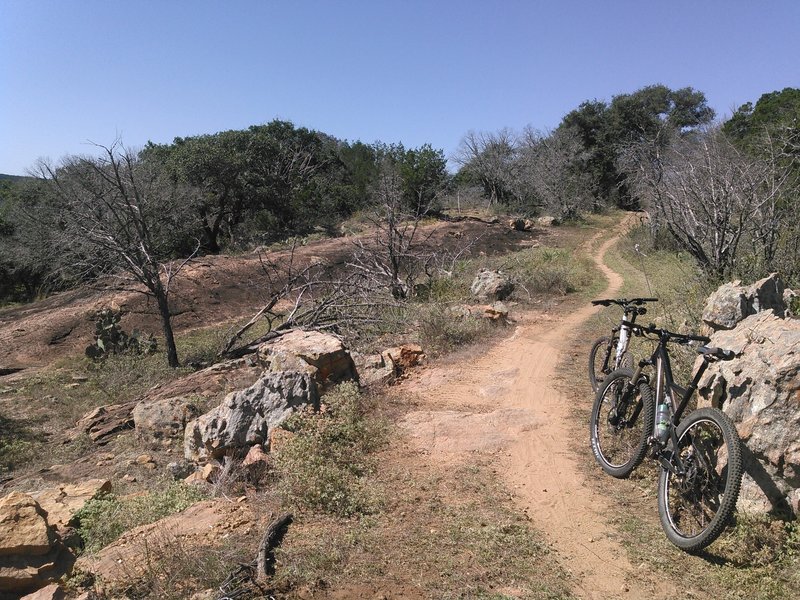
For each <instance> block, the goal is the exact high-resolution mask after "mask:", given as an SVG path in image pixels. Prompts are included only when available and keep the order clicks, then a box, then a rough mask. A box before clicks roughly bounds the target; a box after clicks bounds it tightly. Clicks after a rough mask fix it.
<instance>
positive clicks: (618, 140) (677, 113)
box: [559, 84, 714, 208]
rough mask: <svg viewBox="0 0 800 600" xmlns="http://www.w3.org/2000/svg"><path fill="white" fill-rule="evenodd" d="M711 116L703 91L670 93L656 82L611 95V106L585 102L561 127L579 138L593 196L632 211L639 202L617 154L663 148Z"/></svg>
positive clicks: (600, 102) (603, 103) (564, 120)
mask: <svg viewBox="0 0 800 600" xmlns="http://www.w3.org/2000/svg"><path fill="white" fill-rule="evenodd" d="M713 118H714V111H713V110H712V109H711V108H710V107H709V106H708V104H707V102H706V98H705V95H704V94H703V93H702V92H700V91H697V90H694V89H692V88H690V87H687V88H681V89H678V90H671V89H670V88H668V87H666V86H664V85H660V84H659V85H651V86H646V87H644V88H641V89H640V90H637V91H635V92H633V93H630V94H619V95H617V96H614V98H613V99H612V100H611V103H610V104H606V103H605V102H602V101H598V100H594V101H587V102H584V103H582V104H581V105H580V106H579V107H578V108H577V109H575V110H573V111H571V112H570V113H568V114H567V115H566V116H565V117H564V119H563V120H562V122H561V124H560V125H559V129H569V130H572V131H574V132H575V133H576V134H577V135H578V137H579V138H580V139H581V140H582V142H583V151H584V153H585V156H584V158H583V160H584V161H585V171H586V172H587V173H589V174H590V176H591V177H592V178H593V180H594V194H595V196H596V197H597V198H601V199H603V200H605V201H608V202H612V203H614V204H616V205H617V206H620V207H623V208H635V207H637V206H638V199H637V198H635V197H634V196H633V195H632V193H631V191H630V190H629V189H628V182H627V177H626V175H625V173H624V172H622V171H621V170H620V168H619V165H618V161H619V157H620V154H621V152H622V151H623V150H624V149H625V148H626V147H627V146H629V145H630V144H633V143H636V142H641V141H645V140H647V141H650V142H654V143H656V144H661V145H663V144H666V143H668V141H669V139H670V135H671V134H672V133H673V132H679V133H686V132H688V131H694V130H696V129H697V128H699V127H701V126H703V125H706V124H708V123H710V122H711V121H712V120H713Z"/></svg>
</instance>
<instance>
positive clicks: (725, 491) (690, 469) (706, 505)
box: [658, 408, 742, 552]
mask: <svg viewBox="0 0 800 600" xmlns="http://www.w3.org/2000/svg"><path fill="white" fill-rule="evenodd" d="M676 433H677V436H678V450H677V454H678V456H680V459H681V462H682V463H683V467H684V470H685V475H684V476H682V477H679V476H678V475H676V474H675V473H672V472H671V471H669V470H667V469H662V470H661V475H660V476H659V479H658V514H659V517H660V518H661V525H662V527H663V528H664V531H665V532H666V534H667V538H668V539H669V541H670V542H672V543H673V544H675V545H676V546H678V547H679V548H681V549H682V550H685V551H686V552H697V551H698V550H701V549H703V548H705V547H706V546H708V545H709V544H710V543H711V542H713V541H714V540H715V539H717V537H719V534H720V533H722V531H723V529H724V528H725V525H726V524H727V522H728V520H729V519H730V517H731V515H732V514H733V511H734V509H735V508H736V500H737V498H738V497H739V488H740V486H741V482H742V451H741V444H740V442H739V436H738V435H737V433H736V428H735V427H734V425H733V423H731V420H730V419H729V418H728V417H727V416H726V415H725V414H724V413H723V412H722V411H720V410H718V409H715V408H701V409H699V410H695V411H693V412H692V413H690V414H689V416H687V417H686V419H684V420H683V422H681V424H680V425H679V426H678V431H677V432H676Z"/></svg>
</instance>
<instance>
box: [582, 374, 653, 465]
mask: <svg viewBox="0 0 800 600" xmlns="http://www.w3.org/2000/svg"><path fill="white" fill-rule="evenodd" d="M632 378H633V369H629V368H623V369H617V370H616V371H614V372H612V373H611V374H610V375H609V376H608V377H606V379H605V381H603V383H602V384H601V386H600V389H599V390H598V391H597V394H596V395H595V399H594V404H593V405H592V414H591V417H590V418H589V439H590V442H591V446H592V452H593V453H594V457H595V460H597V462H598V463H599V464H600V467H601V468H602V469H603V471H605V472H606V473H608V474H609V475H611V476H612V477H616V478H618V479H624V478H625V477H628V476H629V475H630V474H631V472H632V471H633V470H634V469H635V468H636V467H637V466H638V465H639V463H641V462H642V460H643V459H644V456H645V454H646V453H647V440H648V438H649V437H650V436H651V435H652V433H653V421H654V420H655V410H656V408H655V400H654V399H653V391H652V390H651V389H650V386H649V385H648V384H647V382H646V381H645V380H644V379H641V380H640V381H639V382H638V383H637V384H636V385H635V386H634V387H633V388H632V390H631V389H629V388H630V385H629V384H630V382H631V379H632Z"/></svg>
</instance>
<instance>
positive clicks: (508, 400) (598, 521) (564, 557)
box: [406, 220, 674, 598]
mask: <svg viewBox="0 0 800 600" xmlns="http://www.w3.org/2000/svg"><path fill="white" fill-rule="evenodd" d="M626 225H627V220H626V221H624V222H623V223H621V225H620V226H619V228H618V229H617V231H616V233H615V234H614V235H613V236H612V237H611V238H610V239H608V240H607V241H605V242H604V243H603V244H602V245H600V246H599V247H597V248H594V246H595V245H596V244H597V241H598V240H599V237H600V235H601V234H598V235H597V236H595V237H594V238H592V239H591V240H589V242H588V243H587V248H586V250H587V251H588V252H590V253H591V254H592V256H593V258H594V260H595V262H596V263H597V266H598V268H599V269H600V270H602V272H603V273H604V274H605V275H606V277H607V278H608V281H609V284H608V287H607V288H606V290H605V291H604V292H603V295H604V296H607V297H611V296H613V295H614V294H615V293H616V292H617V291H618V290H619V289H620V286H621V285H622V278H621V277H620V276H619V275H618V274H617V273H615V272H614V271H612V270H611V269H609V268H608V267H607V266H605V264H604V263H603V256H604V254H605V252H606V250H607V249H608V248H609V247H610V246H611V245H612V244H613V243H614V242H615V241H616V240H617V239H618V236H619V234H620V233H621V231H622V230H623V229H624V228H625V227H626ZM595 310H597V309H595V308H594V307H592V306H591V305H587V306H585V307H583V308H580V309H579V310H577V311H574V312H569V313H568V314H552V315H548V314H545V315H541V314H538V315H533V314H529V315H523V317H522V319H521V321H520V324H519V325H518V326H517V329H516V331H515V333H514V335H513V336H512V337H511V338H509V339H507V340H505V341H504V342H502V343H500V344H498V345H497V346H495V347H494V348H492V349H491V350H490V351H488V352H486V353H485V354H483V355H482V356H480V357H479V358H477V359H476V360H475V361H473V362H471V363H470V364H469V365H467V366H462V367H460V368H455V369H454V368H453V367H452V366H451V367H449V368H448V367H442V368H435V369H431V370H429V371H427V372H424V373H421V374H420V375H419V376H418V377H417V378H416V379H414V380H413V381H412V382H410V384H411V385H410V387H411V389H412V390H413V391H414V392H415V393H418V394H419V397H420V399H421V402H422V403H423V406H429V407H431V408H435V410H428V411H418V412H415V413H412V414H410V415H409V416H408V417H407V419H406V425H407V427H408V430H409V432H410V434H411V436H412V438H414V439H415V440H416V442H417V443H418V444H419V445H420V446H422V447H423V448H424V449H425V450H426V451H427V452H429V453H430V455H431V458H432V459H433V460H436V461H437V462H443V463H445V464H446V463H448V462H450V461H457V460H463V459H464V458H465V457H466V456H465V455H469V453H471V452H479V453H483V454H485V453H490V454H494V455H497V456H498V457H499V458H500V460H499V461H497V463H498V471H499V472H500V473H501V474H502V475H503V477H504V478H505V479H506V481H507V483H508V484H509V487H510V488H511V489H512V490H513V491H514V494H515V497H516V500H517V502H518V503H519V504H520V505H521V506H522V507H523V508H524V509H525V511H526V512H527V514H528V515H529V516H530V517H531V518H532V520H533V523H534V526H535V527H537V528H538V529H540V530H541V531H543V532H544V533H545V535H546V536H547V539H548V542H549V543H550V545H551V546H552V547H553V548H554V549H555V550H556V552H557V553H558V556H559V557H560V562H561V564H562V566H563V567H564V568H565V569H567V570H568V571H569V572H571V574H572V576H573V578H574V582H575V589H574V592H575V594H576V595H578V596H579V597H581V598H643V597H649V598H660V597H668V595H669V594H670V592H672V593H674V590H669V589H659V588H660V587H661V586H660V585H658V584H655V585H653V584H651V583H648V582H646V581H643V580H642V573H641V572H636V570H635V569H634V567H633V566H632V565H631V564H630V562H629V561H628V560H627V558H626V553H625V550H624V548H623V547H622V546H621V545H620V544H619V543H618V542H617V541H616V540H615V539H614V534H613V532H612V530H611V528H610V527H609V526H608V525H607V524H606V518H607V517H606V515H608V514H609V512H608V511H609V510H611V506H610V501H609V500H608V499H607V498H606V497H604V496H598V495H596V494H594V493H593V491H592V486H589V485H586V484H585V482H584V476H583V475H582V474H581V470H580V468H579V465H578V459H577V457H576V456H575V455H574V450H573V449H572V448H573V445H574V444H573V442H574V441H575V440H573V437H574V436H575V432H574V428H573V427H572V426H570V423H569V414H570V407H569V401H568V400H567V399H566V398H565V397H564V396H563V395H562V394H561V393H560V391H559V390H558V388H557V385H556V375H557V372H556V369H557V368H558V365H559V364H560V362H561V357H562V354H563V353H564V352H567V351H569V350H570V345H571V344H572V343H573V340H574V339H575V332H576V331H578V329H579V326H580V324H581V323H583V322H584V321H585V320H586V319H588V318H589V317H590V316H591V315H592V313H593V312H594V311H595ZM574 376H575V377H579V378H580V377H585V374H584V373H583V372H580V373H575V374H574ZM586 401H587V402H589V401H590V399H589V398H587V400H586ZM586 435H587V436H588V430H587V431H586ZM580 445H581V446H585V448H586V452H587V453H588V452H589V447H588V440H587V442H586V443H585V444H580Z"/></svg>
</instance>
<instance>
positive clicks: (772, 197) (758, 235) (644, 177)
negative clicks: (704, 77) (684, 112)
mask: <svg viewBox="0 0 800 600" xmlns="http://www.w3.org/2000/svg"><path fill="white" fill-rule="evenodd" d="M625 157H626V159H625V160H626V165H627V169H628V172H629V173H630V175H631V177H632V180H633V182H634V184H635V186H636V187H635V189H636V192H637V193H638V194H639V195H640V197H642V198H645V199H647V201H648V203H649V207H650V210H651V212H652V218H653V223H654V224H655V225H656V226H663V227H666V228H667V229H668V230H669V231H670V232H671V233H672V235H673V236H674V237H675V239H676V240H677V241H678V242H679V243H680V244H681V246H682V247H683V248H684V249H685V250H686V251H687V252H689V253H690V254H691V255H692V256H693V257H694V258H695V259H696V260H697V261H698V262H699V264H700V265H701V267H702V268H703V269H704V270H706V271H707V272H709V273H711V274H713V275H714V276H717V277H720V278H721V277H726V276H728V275H730V274H731V273H733V272H735V271H737V270H738V269H739V268H740V267H741V266H742V265H741V264H740V263H741V262H742V260H743V255H744V254H745V253H744V252H743V249H746V250H747V251H748V253H747V254H748V255H759V256H761V257H762V260H761V262H762V266H764V267H766V268H771V266H772V264H773V263H774V258H775V252H776V248H777V245H776V235H779V234H778V233H777V232H779V231H780V226H781V223H782V220H783V219H784V217H785V213H784V212H782V211H781V210H780V208H781V205H782V204H785V202H786V199H787V195H788V194H789V191H790V189H791V187H792V185H794V186H795V189H796V182H794V183H793V181H792V179H793V178H792V175H791V170H790V169H786V168H784V167H781V166H780V164H779V160H778V156H772V157H766V158H760V157H759V158H755V157H753V156H751V155H749V154H745V153H743V152H742V151H740V150H738V149H737V148H736V147H735V146H734V145H733V144H732V143H731V142H730V141H729V140H728V139H727V138H726V137H725V136H724V134H723V133H722V132H721V131H720V130H719V129H718V128H713V129H710V130H708V131H705V132H702V133H700V134H697V135H691V136H677V137H676V139H675V140H673V142H672V143H671V144H669V145H667V146H662V145H660V144H653V143H650V144H648V143H642V144H639V145H637V146H636V147H633V148H630V149H629V150H628V152H627V153H626V155H625Z"/></svg>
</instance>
